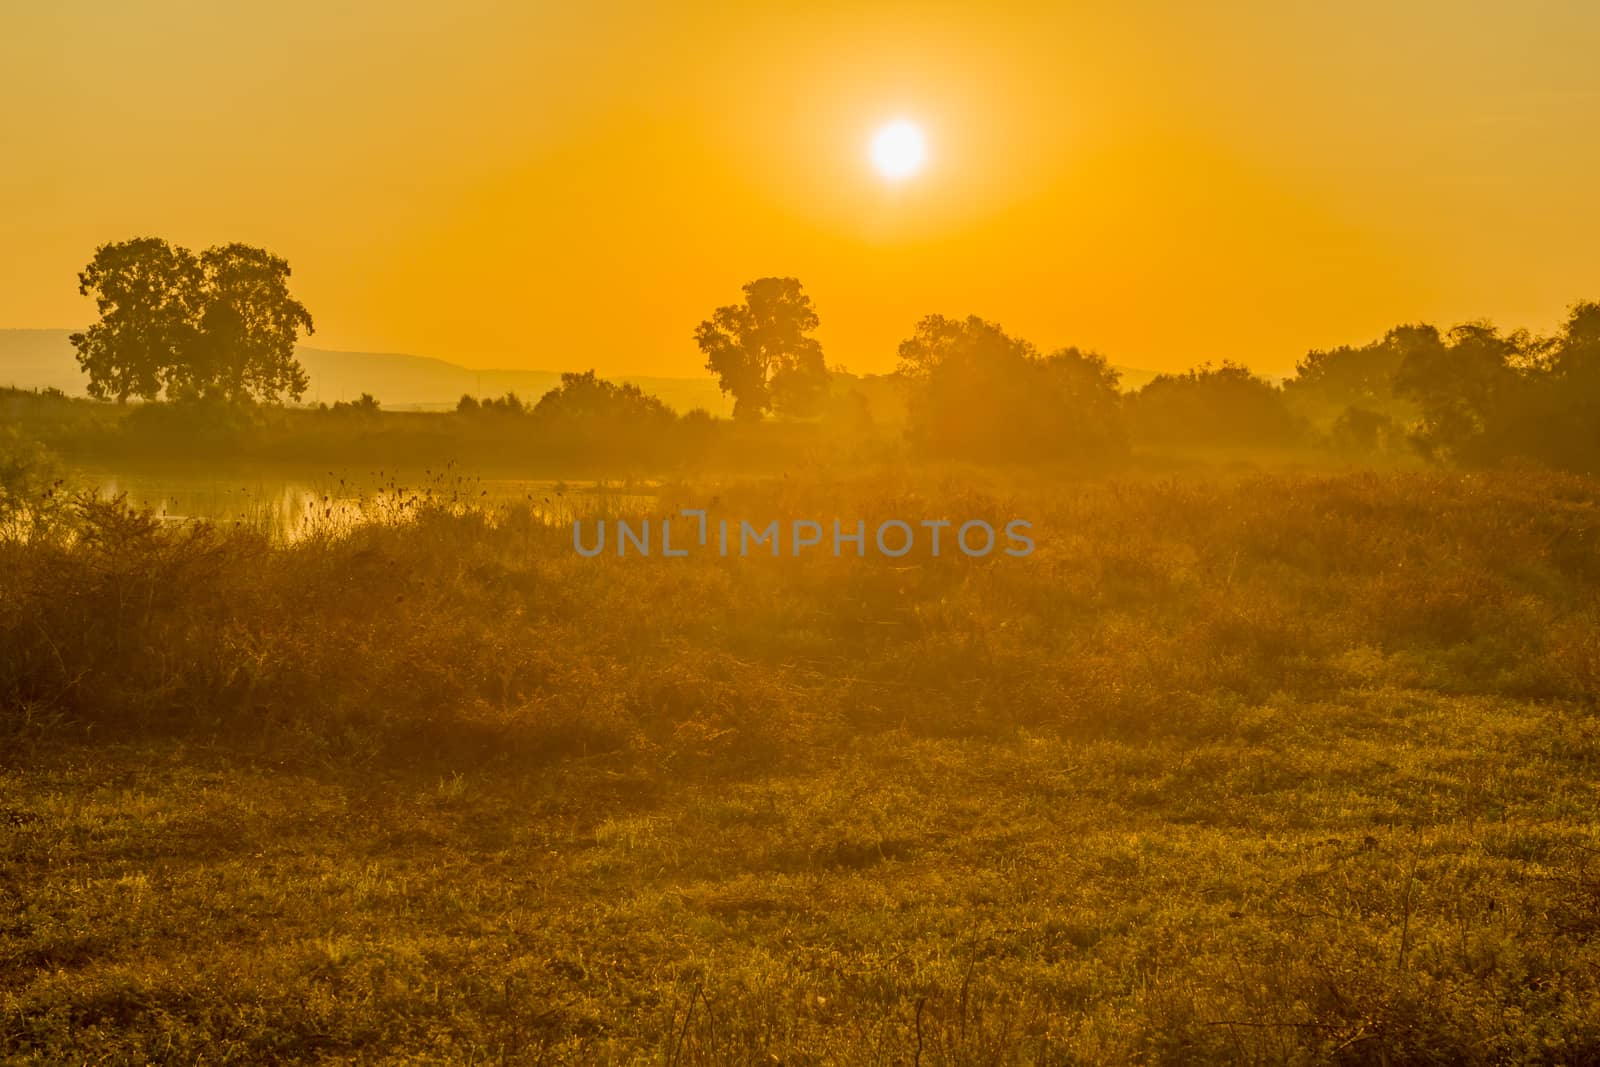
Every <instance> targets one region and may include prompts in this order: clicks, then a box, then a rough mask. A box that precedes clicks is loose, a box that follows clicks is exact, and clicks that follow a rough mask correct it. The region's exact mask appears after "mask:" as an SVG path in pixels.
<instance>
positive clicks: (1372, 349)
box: [1283, 326, 1438, 426]
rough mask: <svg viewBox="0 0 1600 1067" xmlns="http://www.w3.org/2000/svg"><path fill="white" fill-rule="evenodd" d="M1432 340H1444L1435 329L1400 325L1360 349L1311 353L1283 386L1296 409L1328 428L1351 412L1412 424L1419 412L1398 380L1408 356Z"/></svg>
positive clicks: (1347, 348) (1348, 346)
mask: <svg viewBox="0 0 1600 1067" xmlns="http://www.w3.org/2000/svg"><path fill="white" fill-rule="evenodd" d="M1430 338H1431V339H1433V340H1435V341H1436V340H1437V338H1438V331H1436V330H1434V328H1433V327H1432V326H1396V327H1395V328H1394V329H1392V330H1390V331H1389V332H1388V333H1387V334H1385V335H1384V336H1383V339H1382V340H1379V341H1373V342H1372V343H1370V344H1366V345H1362V346H1360V347H1359V348H1357V347H1352V346H1350V345H1341V346H1339V347H1338V348H1334V349H1329V350H1327V351H1317V350H1313V351H1311V352H1308V353H1307V354H1306V357H1305V358H1304V359H1302V360H1301V361H1300V362H1299V364H1298V365H1297V366H1296V367H1295V375H1294V377H1292V378H1290V379H1289V380H1288V381H1286V382H1284V383H1283V391H1284V397H1285V399H1287V400H1288V401H1289V406H1290V408H1291V410H1293V411H1295V412H1296V413H1298V414H1300V415H1303V416H1305V417H1306V418H1308V419H1311V420H1313V421H1315V422H1317V423H1318V424H1320V425H1323V426H1326V425H1328V423H1329V421H1330V420H1332V419H1335V418H1337V417H1339V416H1340V415H1341V414H1342V413H1344V412H1345V411H1347V410H1349V409H1351V408H1355V409H1359V410H1362V411H1367V412H1372V413H1377V414H1382V415H1387V416H1389V417H1390V418H1392V419H1394V420H1396V421H1398V422H1402V423H1403V422H1407V421H1409V420H1410V419H1412V418H1415V417H1416V414H1417V411H1416V407H1415V405H1414V404H1411V403H1409V402H1408V401H1406V400H1405V399H1403V398H1401V397H1399V396H1396V395H1395V391H1394V375H1395V372H1396V371H1397V370H1399V369H1400V364H1401V363H1403V362H1404V361H1405V357H1406V353H1407V352H1408V351H1410V350H1411V349H1412V348H1413V347H1416V346H1417V345H1419V344H1422V345H1426V344H1428V343H1430Z"/></svg>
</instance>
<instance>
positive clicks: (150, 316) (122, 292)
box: [71, 237, 203, 403]
mask: <svg viewBox="0 0 1600 1067" xmlns="http://www.w3.org/2000/svg"><path fill="white" fill-rule="evenodd" d="M202 279H203V275H202V273H201V269H200V261H199V260H198V259H196V258H195V256H194V253H192V252H190V251H189V250H188V249H186V248H178V247H175V246H173V245H169V244H168V243H167V242H165V241H163V240H161V239H160V238H159V237H137V238H134V239H133V240H131V241H121V242H117V243H114V244H107V245H102V246H100V247H99V248H97V249H96V250H95V253H94V259H92V260H90V262H89V265H88V266H87V267H85V268H84V269H83V270H82V271H81V272H80V273H79V274H78V292H80V293H82V294H83V295H84V296H92V297H94V302H95V308H96V310H98V311H99V313H100V321H99V322H97V323H95V324H94V325H93V326H91V327H89V328H88V329H87V330H85V331H84V332H82V333H75V334H73V335H72V338H71V340H72V347H73V348H74V349H76V350H77V359H78V366H80V367H81V368H83V371H84V373H85V374H87V375H88V376H89V385H88V390H89V395H90V396H92V397H95V398H97V399H101V400H104V399H107V398H111V397H115V398H116V400H117V402H118V403H124V402H126V401H127V399H128V398H129V397H130V396H136V397H142V398H143V399H146V400H154V399H155V398H156V397H157V396H159V395H160V393H161V390H162V389H163V388H164V387H165V386H166V385H167V384H168V382H169V380H170V378H171V376H172V372H173V368H174V367H175V366H177V365H178V364H179V363H181V362H184V361H186V360H188V359H190V358H191V356H192V353H193V351H194V348H195V341H196V337H197V335H198V333H199V317H200V311H201V307H202V304H203V284H202Z"/></svg>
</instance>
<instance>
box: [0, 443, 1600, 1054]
mask: <svg viewBox="0 0 1600 1067" xmlns="http://www.w3.org/2000/svg"><path fill="white" fill-rule="evenodd" d="M979 484H983V483H981V482H980V481H979V480H978V479H976V478H974V477H972V476H964V475H960V474H951V475H947V476H926V475H925V476H915V477H914V476H909V475H878V476H871V477H860V478H855V479H849V480H845V481H841V482H827V483H824V482H822V481H820V480H813V481H810V482H805V481H804V480H803V479H789V480H779V481H777V482H753V483H745V484H736V485H722V486H718V487H714V488H713V487H700V488H684V487H680V488H678V489H675V490H673V491H671V492H670V493H669V494H668V495H667V497H665V498H664V499H663V501H662V505H661V506H662V509H663V510H664V511H667V512H675V511H676V509H677V507H678V506H680V505H681V506H694V505H696V504H706V503H709V502H710V501H711V500H712V499H713V498H715V500H716V503H715V505H714V510H715V511H716V512H718V513H721V514H725V515H729V516H735V517H739V516H749V517H752V518H761V519H765V518H767V517H784V516H794V517H806V518H809V517H820V518H824V519H826V518H830V517H832V516H834V515H840V516H844V517H850V518H853V517H855V516H860V517H863V518H866V519H868V520H869V521H871V520H874V519H878V518H888V517H904V518H907V519H916V518H920V517H934V516H948V517H967V516H983V517H988V518H995V519H1000V520H1002V521H1003V520H1004V519H1005V518H1010V517H1024V518H1028V519H1031V520H1032V521H1033V522H1034V523H1035V532H1036V535H1037V540H1038V543H1039V549H1038V551H1037V552H1036V553H1035V554H1034V555H1033V556H1032V557H1029V558H1027V559H1021V560H1018V559H1008V558H1001V559H997V560H993V561H984V562H980V561H973V560H967V559H964V558H962V557H960V556H945V557H942V558H939V559H933V558H929V557H927V556H925V555H920V554H919V555H914V556H912V557H907V558H906V559H904V560H899V561H885V560H881V559H878V560H874V559H868V560H865V561H858V560H851V559H845V560H837V561H836V560H833V559H830V558H826V557H822V556H816V557H811V558H807V559H803V560H800V561H796V560H793V559H782V560H771V559H766V558H752V559H749V560H743V561H741V560H720V559H717V558H715V557H695V558H691V559H688V560H663V559H659V558H654V559H620V560H619V559H616V558H614V557H611V558H602V559H595V560H584V559H580V558H578V557H577V556H576V555H575V554H574V553H573V552H572V549H571V542H570V531H568V530H566V529H558V528H552V527H549V526H547V525H545V524H544V523H543V522H542V521H540V520H539V519H538V517H537V516H536V515H534V514H532V513H531V512H528V511H519V510H511V511H502V512H498V513H493V514H486V513H479V512H468V513H463V512H461V511H460V510H459V509H448V508H438V509H420V510H419V511H415V512H412V513H409V514H408V515H407V516H406V518H405V520H404V521H398V522H392V523H384V524H374V525H371V526H365V527H360V528H357V529H354V530H346V531H342V532H339V533H337V534H335V533H332V532H330V533H329V534H328V535H327V536H323V537H311V538H308V539H307V540H305V541H303V542H301V543H299V544H296V545H293V546H279V545H274V544H271V543H269V542H268V541H267V540H265V539H263V538H261V537H259V536H257V535H254V534H250V533H248V532H245V531H227V530H211V529H200V528H194V529H181V530H172V529H162V528H160V527H159V526H158V525H157V524H153V523H149V522H147V521H145V520H143V519H141V518H140V517H139V516H137V515H132V514H129V513H127V512H125V511H123V510H121V509H118V508H116V507H113V506H109V505H88V504H84V505H80V508H79V510H78V512H77V514H76V515H75V517H74V518H73V519H72V528H73V529H74V530H75V531H76V533H75V536H72V537H69V538H65V539H54V540H52V539H49V538H39V539H35V540H34V541H32V542H28V543H8V544H5V545H3V546H0V701H3V704H0V707H3V708H4V711H3V715H4V718H3V719H0V729H3V730H4V731H5V751H6V752H7V753H8V755H7V756H6V757H5V758H4V764H3V766H4V772H3V777H0V1049H3V1050H4V1051H5V1054H6V1055H7V1056H8V1057H9V1058H10V1059H11V1060H14V1061H16V1062H23V1063H29V1062H33V1063H55V1062H80V1061H99V1060H103V1061H105V1062H137V1063H142V1062H147V1061H148V1062H175V1063H176V1062H184V1063H188V1062H196V1061H198V1060H199V1059H201V1058H203V1059H204V1060H206V1061H208V1062H214V1061H229V1060H231V1061H233V1062H272V1061H291V1060H294V1061H305V1060H311V1061H318V1060H321V1061H329V1062H388V1061H395V1060H407V1059H411V1060H424V1061H439V1060H444V1061H459V1062H485V1061H493V1062H499V1061H506V1062H529V1063H532V1062H559V1061H579V1062H665V1063H730V1064H731V1063H750V1062H783V1063H824V1062H849V1063H867V1062H883V1063H918V1064H936V1063H947V1064H955V1063H1026V1062H1058V1063H1103V1062H1162V1063H1184V1062H1195V1063H1206V1062H1217V1061H1242V1062H1263V1063H1302V1062H1330V1061H1332V1062H1347V1063H1433V1062H1450V1063H1469V1064H1470V1063H1497V1062H1552V1063H1558V1062H1561V1063H1574V1062H1589V1061H1593V1060H1596V1059H1600V1007H1597V1006H1600V977H1597V976H1600V950H1597V948H1596V945H1595V934H1596V933H1597V931H1600V919H1597V914H1600V912H1597V905H1600V871H1597V866H1596V864H1595V863H1591V860H1597V861H1600V855H1597V854H1596V851H1595V850H1596V849H1597V848H1600V837H1597V835H1596V832H1595V828H1594V827H1595V814H1596V803H1595V794H1594V785H1593V782H1594V777H1595V768H1596V766H1597V764H1600V722H1597V720H1596V718H1595V713H1594V708H1595V702H1596V700H1597V698H1600V640H1597V638H1596V637H1595V635H1596V633H1600V611H1597V607H1600V601H1597V596H1596V594H1597V592H1600V555H1597V554H1596V553H1595V551H1594V538H1595V536H1596V534H1595V530H1596V528H1597V524H1600V486H1597V485H1596V484H1594V483H1591V482H1588V481H1583V480H1579V479H1567V478H1555V477H1545V476H1538V477H1530V476H1526V475H1523V476H1470V477H1469V476H1458V475H1404V476H1377V475H1352V476H1345V477H1333V478H1322V479H1308V478H1290V477H1274V478H1263V479H1256V480H1250V481H1245V482H1241V483H1238V484H1231V485H1223V484H1217V483H1199V482H1166V483H1151V482H1145V483H1131V482H1122V483H1118V482H1085V483H1072V484H1065V485H1057V486H1042V485H1038V484H1034V485H1028V486H1022V485H1020V483H1019V485H1017V486H1014V487H1012V488H1010V489H1007V490H1005V491H1000V490H995V489H980V488H977V486H978V485H979Z"/></svg>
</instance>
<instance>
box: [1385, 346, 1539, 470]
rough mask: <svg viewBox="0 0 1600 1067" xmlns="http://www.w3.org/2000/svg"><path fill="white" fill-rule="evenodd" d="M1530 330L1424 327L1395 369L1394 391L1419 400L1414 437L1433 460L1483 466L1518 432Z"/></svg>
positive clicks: (1407, 397)
mask: <svg viewBox="0 0 1600 1067" xmlns="http://www.w3.org/2000/svg"><path fill="white" fill-rule="evenodd" d="M1532 348H1533V345H1532V344H1531V343H1530V339H1529V338H1528V337H1527V335H1525V334H1511V335H1502V334H1501V333H1500V332H1499V331H1498V330H1496V329H1495V328H1494V327H1493V326H1492V325H1490V324H1488V323H1482V322H1477V323H1467V324H1464V325H1461V326H1457V327H1455V328H1454V329H1452V330H1451V331H1450V332H1449V334H1448V335H1446V336H1444V337H1441V336H1440V335H1439V332H1438V331H1437V330H1435V329H1433V328H1432V327H1423V328H1420V329H1419V330H1418V331H1417V332H1416V333H1415V334H1414V335H1413V337H1412V338H1411V342H1410V343H1409V344H1408V345H1407V348H1406V353H1405V358H1404V360H1402V362H1401V364H1400V367H1399V368H1398V369H1397V370H1396V371H1395V376H1394V388H1395V393H1396V394H1397V395H1399V396H1401V397H1403V398H1405V399H1408V400H1410V401H1412V402H1413V403H1415V404H1416V405H1417V408H1418V411H1419V412H1420V415H1419V417H1418V419H1417V422H1416V424H1415V426H1414V427H1413V429H1412V434H1411V438H1412V441H1413V443H1414V444H1415V445H1416V446H1417V448H1418V450H1419V451H1421V452H1422V453H1423V454H1424V455H1426V456H1429V457H1431V458H1435V459H1448V460H1452V461H1456V462H1464V463H1482V462H1486V461H1490V460H1493V459H1495V458H1498V457H1499V456H1501V455H1504V454H1505V453H1506V451H1507V449H1506V446H1507V445H1508V444H1510V443H1511V439H1512V438H1513V437H1514V436H1515V434H1514V433H1513V432H1512V424H1513V423H1514V422H1516V421H1518V418H1517V415H1516V411H1517V409H1518V408H1519V407H1521V406H1523V405H1524V404H1525V402H1526V401H1527V400H1528V399H1530V397H1529V396H1528V395H1527V394H1526V392H1525V390H1524V388H1523V387H1524V385H1525V384H1526V383H1525V382H1524V379H1523V375H1522V370H1523V366H1524V357H1525V356H1527V355H1528V354H1529V352H1530V350H1531V349H1532Z"/></svg>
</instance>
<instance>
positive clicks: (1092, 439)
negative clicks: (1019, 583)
mask: <svg viewBox="0 0 1600 1067" xmlns="http://www.w3.org/2000/svg"><path fill="white" fill-rule="evenodd" d="M897 373H898V377H899V378H900V379H901V380H902V381H903V382H904V383H905V385H906V388H907V391H908V410H909V413H910V425H909V427H908V430H909V438H910V440H911V441H912V442H913V443H914V444H915V445H916V446H917V447H918V448H919V449H920V450H923V451H927V452H931V453H934V454H939V455H945V456H953V457H960V458H967V459H1002V458H1010V459H1015V460H1024V461H1027V460H1051V459H1066V458H1069V457H1072V456H1115V455H1118V454H1125V453H1127V452H1128V451H1130V450H1131V449H1133V448H1135V447H1145V448H1160V449H1169V450H1176V449H1183V448H1185V447H1204V448H1218V447H1221V448H1230V447H1231V448H1267V449H1304V448H1318V449H1329V450H1332V451H1334V452H1337V453H1340V454H1343V455H1346V456H1354V457H1367V458H1372V457H1376V456H1380V455H1390V456H1400V455H1406V454H1412V455H1419V456H1422V457H1425V458H1427V459H1430V460H1435V461H1439V462H1444V463H1450V464H1454V465H1459V466H1484V465H1490V464H1495V463H1500V462H1504V461H1507V460H1518V459H1520V460H1531V461H1534V462H1538V463H1543V464H1546V465H1549V466H1552V467H1558V468H1564V469H1569V470H1581V471H1588V470H1592V469H1594V468H1595V467H1596V466H1597V465H1600V304H1596V303H1592V302H1580V303H1579V304H1577V305H1575V306H1574V307H1573V308H1572V309H1571V312H1570V314H1569V315H1568V317H1567V320H1566V322H1565V323H1563V324H1562V326H1561V328H1560V330H1559V331H1558V332H1557V333H1556V334H1555V335H1553V336H1549V337H1541V336H1537V335H1534V334H1531V333H1529V332H1528V331H1526V330H1519V331H1515V332H1511V333H1502V332H1501V331H1499V330H1498V329H1497V328H1495V327H1494V326H1493V325H1491V324H1489V323H1485V322H1475V323H1466V324H1463V325H1459V326H1456V327H1454V328H1452V329H1449V330H1445V331H1441V330H1439V329H1438V328H1437V327H1434V326H1431V325H1426V324H1418V325H1406V326H1398V327H1396V328H1394V329H1392V330H1390V331H1389V332H1388V333H1387V334H1385V335H1384V336H1383V337H1382V338H1381V339H1379V340H1376V341H1373V342H1371V343H1370V344H1366V345H1362V346H1360V347H1351V346H1343V347H1340V348H1335V349H1331V350H1327V351H1312V352H1310V353H1309V354H1307V356H1306V357H1305V358H1304V359H1303V360H1301V361H1300V363H1299V364H1298V366H1297V368H1296V372H1295V374H1294V376H1293V377H1291V378H1289V379H1288V380H1287V381H1285V382H1283V383H1282V384H1281V385H1280V384H1277V383H1274V382H1271V381H1269V380H1267V379H1265V378H1262V377H1260V376H1259V375H1256V374H1254V373H1252V372H1251V371H1249V370H1248V369H1246V368H1244V367H1242V366H1239V365H1237V364H1234V363H1230V362H1223V363H1222V364H1220V365H1216V366H1213V365H1209V364H1208V365H1206V366H1202V367H1199V368H1196V369H1193V370H1190V371H1186V372H1184V373H1181V374H1162V375H1158V376H1157V377H1156V378H1155V379H1154V380H1152V381H1150V382H1149V383H1148V384H1146V385H1145V386H1143V387H1142V388H1141V389H1139V390H1138V391H1136V392H1133V393H1128V394H1124V393H1121V392H1120V391H1119V390H1118V375H1117V372H1116V371H1115V370H1113V369H1112V368H1111V367H1110V366H1109V365H1108V364H1107V362H1106V360H1105V359H1104V357H1102V356H1099V355H1096V354H1094V353H1086V352H1082V351H1080V350H1078V349H1076V348H1066V349H1062V350H1060V351H1057V352H1053V353H1049V354H1041V353H1040V352H1038V351H1037V350H1036V349H1035V348H1034V347H1033V346H1032V345H1031V344H1029V343H1028V342H1026V341H1022V340H1019V339H1016V338H1013V337H1010V336H1008V335H1007V334H1006V333H1005V332H1004V330H1002V329H1001V328H1000V327H999V326H997V325H995V324H993V323H990V322H985V321H984V320H982V319H979V318H976V317H972V318H968V319H965V320H952V319H947V318H944V317H942V316H930V317H929V318H926V319H924V320H923V321H922V322H921V323H919V324H918V326H917V329H916V332H915V333H914V334H913V336H912V337H911V338H909V339H908V340H906V341H905V342H903V343H902V344H901V346H900V367H899V370H898V372H897Z"/></svg>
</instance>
